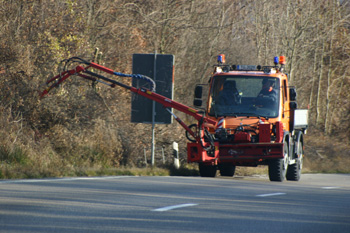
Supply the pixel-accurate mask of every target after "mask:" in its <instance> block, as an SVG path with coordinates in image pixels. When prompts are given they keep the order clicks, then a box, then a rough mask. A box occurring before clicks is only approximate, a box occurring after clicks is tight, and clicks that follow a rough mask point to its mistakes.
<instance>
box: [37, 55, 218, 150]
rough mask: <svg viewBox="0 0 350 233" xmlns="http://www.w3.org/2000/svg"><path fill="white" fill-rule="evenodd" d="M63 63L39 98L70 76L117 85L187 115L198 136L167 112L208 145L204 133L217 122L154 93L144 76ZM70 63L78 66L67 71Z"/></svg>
mask: <svg viewBox="0 0 350 233" xmlns="http://www.w3.org/2000/svg"><path fill="white" fill-rule="evenodd" d="M63 62H64V63H65V65H64V70H63V71H62V72H61V73H60V74H59V75H57V76H55V77H53V78H51V79H49V80H48V81H47V82H46V84H47V85H49V86H48V87H47V88H46V89H45V90H44V91H42V92H41V93H40V97H44V96H45V95H47V94H48V93H49V91H50V90H51V89H53V88H55V87H58V86H59V85H60V84H61V83H63V82H64V81H65V80H67V79H68V78H69V77H70V76H73V75H76V76H79V77H82V78H84V79H87V80H90V81H94V82H100V83H103V84H105V85H107V86H110V87H112V88H114V87H115V86H116V85H117V86H120V87H123V88H125V89H127V90H129V91H131V92H133V93H135V94H137V95H141V96H144V97H146V98H148V99H151V100H154V101H156V102H158V103H160V104H162V105H163V107H164V108H174V109H176V110H178V111H180V112H183V113H185V114H187V115H190V116H192V117H194V118H195V119H196V120H197V121H198V129H199V131H198V134H196V133H195V132H193V131H192V130H191V129H190V128H189V127H188V126H187V125H186V124H185V123H184V122H183V121H181V119H180V118H178V117H177V116H176V115H175V114H173V113H172V112H171V111H170V110H168V112H169V113H171V114H172V115H173V117H174V118H175V119H176V121H177V122H178V123H179V124H180V125H181V126H182V127H183V128H184V129H185V130H186V131H188V132H189V133H190V134H191V135H192V136H193V137H194V138H195V139H196V141H197V142H200V143H201V145H202V146H203V147H205V146H204V145H205V144H208V143H205V137H206V140H208V137H211V135H210V134H208V133H205V132H207V128H208V127H215V126H216V123H217V122H216V121H214V120H211V119H209V118H207V117H205V116H203V115H201V114H200V113H199V112H198V111H197V110H195V109H193V108H190V107H188V106H186V105H183V104H181V103H178V102H176V101H174V100H171V99H169V98H166V97H165V96H162V95H159V94H157V93H155V92H154V91H155V83H154V81H153V80H152V79H150V78H149V77H147V76H144V75H139V74H124V73H119V72H116V71H113V70H111V69H109V68H106V67H104V66H101V65H99V64H96V63H94V62H88V61H86V60H83V59H81V58H78V57H72V58H69V59H67V60H64V61H63ZM72 63H79V65H77V66H76V67H75V68H73V69H70V70H68V69H67V67H68V66H69V65H71V64H72ZM83 65H84V66H83ZM90 68H92V69H97V70H100V71H103V72H105V73H108V74H112V75H116V76H122V77H131V78H137V79H143V80H145V81H147V82H148V83H149V84H150V89H146V88H143V87H141V88H135V87H132V86H128V85H126V84H123V83H121V82H118V81H116V80H113V79H110V78H107V77H105V76H103V75H101V74H97V73H95V72H93V71H90V70H89V69H90ZM102 80H103V81H102ZM50 84H51V85H50ZM211 139H212V138H211ZM211 139H209V142H212V141H213V140H211ZM205 149H206V150H213V149H214V145H213V143H210V146H209V147H206V148H205Z"/></svg>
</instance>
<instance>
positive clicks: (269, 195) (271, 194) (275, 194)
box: [256, 193, 286, 197]
mask: <svg viewBox="0 0 350 233" xmlns="http://www.w3.org/2000/svg"><path fill="white" fill-rule="evenodd" d="M279 195H286V193H266V194H260V195H256V196H257V197H271V196H279Z"/></svg>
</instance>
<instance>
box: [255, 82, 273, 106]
mask: <svg viewBox="0 0 350 233" xmlns="http://www.w3.org/2000/svg"><path fill="white" fill-rule="evenodd" d="M274 87H275V81H273V80H268V79H263V81H262V89H261V91H260V92H259V95H258V97H257V104H258V105H262V106H264V107H269V106H272V105H274V104H275V103H277V92H276V90H275V89H274Z"/></svg>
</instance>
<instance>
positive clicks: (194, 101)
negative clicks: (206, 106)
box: [193, 99, 203, 107]
mask: <svg viewBox="0 0 350 233" xmlns="http://www.w3.org/2000/svg"><path fill="white" fill-rule="evenodd" d="M202 102H203V101H202V100H201V99H194V100H193V105H194V106H196V107H202Z"/></svg>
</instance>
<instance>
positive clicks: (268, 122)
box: [187, 54, 308, 181]
mask: <svg viewBox="0 0 350 233" xmlns="http://www.w3.org/2000/svg"><path fill="white" fill-rule="evenodd" d="M224 62H225V56H224V55H223V54H221V55H219V56H218V65H215V66H214V72H213V74H212V76H211V77H210V80H209V95H208V97H207V101H206V105H205V116H206V117H207V118H209V119H212V120H216V121H217V125H216V127H211V128H208V132H207V135H205V137H206V140H207V141H210V142H211V144H213V145H214V146H213V147H214V148H215V149H214V150H212V151H208V150H205V149H203V147H202V146H201V145H199V143H198V142H196V141H195V140H194V138H192V137H191V135H188V134H187V138H188V139H189V140H190V141H191V143H188V145H187V152H188V162H191V163H194V162H195V163H199V171H200V175H201V176H203V177H214V176H215V175H216V173H217V170H219V171H220V174H221V176H233V175H234V173H235V168H236V166H252V167H255V166H258V165H267V166H268V174H269V179H270V180H271V181H283V180H284V179H285V178H286V179H287V180H292V181H298V180H299V179H300V176H301V169H302V166H303V157H304V150H303V146H304V134H306V131H307V128H308V110H307V109H297V103H296V89H295V87H293V86H290V85H289V84H288V75H287V74H286V73H284V72H283V71H284V66H285V57H284V56H281V57H275V59H274V66H255V65H253V66H252V65H226V64H224ZM202 94H203V85H197V86H196V89H195V99H194V105H195V106H197V107H201V106H202ZM190 128H193V129H195V128H196V126H195V125H192V127H191V126H190Z"/></svg>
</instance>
